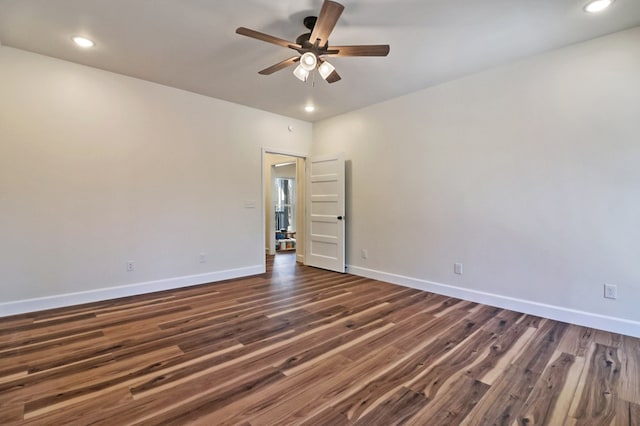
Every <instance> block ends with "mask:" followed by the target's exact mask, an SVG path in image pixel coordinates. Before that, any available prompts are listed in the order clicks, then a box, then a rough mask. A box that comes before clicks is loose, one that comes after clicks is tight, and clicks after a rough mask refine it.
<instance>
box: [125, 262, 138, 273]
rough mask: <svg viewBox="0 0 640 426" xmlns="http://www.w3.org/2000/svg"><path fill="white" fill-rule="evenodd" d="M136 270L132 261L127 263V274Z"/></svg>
mask: <svg viewBox="0 0 640 426" xmlns="http://www.w3.org/2000/svg"><path fill="white" fill-rule="evenodd" d="M135 269H136V265H135V263H134V262H133V260H130V261H128V262H127V272H133V271H134V270H135Z"/></svg>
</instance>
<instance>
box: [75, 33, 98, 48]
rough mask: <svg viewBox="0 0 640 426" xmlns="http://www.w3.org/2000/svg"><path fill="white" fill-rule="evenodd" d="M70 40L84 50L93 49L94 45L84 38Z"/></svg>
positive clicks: (76, 37) (78, 37) (77, 37)
mask: <svg viewBox="0 0 640 426" xmlns="http://www.w3.org/2000/svg"><path fill="white" fill-rule="evenodd" d="M72 40H73V42H74V43H75V44H77V45H78V46H80V47H84V48H87V47H93V46H95V45H96V44H95V43H94V42H93V41H91V40H89V39H88V38H86V37H80V36H75V37H73V38H72Z"/></svg>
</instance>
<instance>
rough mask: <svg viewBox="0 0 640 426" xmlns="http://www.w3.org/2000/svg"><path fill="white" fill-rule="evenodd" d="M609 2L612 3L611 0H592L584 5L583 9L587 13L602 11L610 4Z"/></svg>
mask: <svg viewBox="0 0 640 426" xmlns="http://www.w3.org/2000/svg"><path fill="white" fill-rule="evenodd" d="M611 3H613V0H593V1H592V2H589V3H588V4H587V5H586V6H585V7H584V10H585V11H586V12H589V13H598V12H602V11H603V10H605V9H606V8H608V7H609V6H611Z"/></svg>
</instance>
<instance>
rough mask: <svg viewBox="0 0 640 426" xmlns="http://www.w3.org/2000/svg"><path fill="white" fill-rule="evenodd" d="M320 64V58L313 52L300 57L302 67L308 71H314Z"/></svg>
mask: <svg viewBox="0 0 640 426" xmlns="http://www.w3.org/2000/svg"><path fill="white" fill-rule="evenodd" d="M317 64H318V58H316V55H314V54H313V53H311V52H306V53H304V54H303V55H302V56H301V57H300V66H302V68H304V69H305V70H307V71H313V70H314V68H315V67H316V65H317Z"/></svg>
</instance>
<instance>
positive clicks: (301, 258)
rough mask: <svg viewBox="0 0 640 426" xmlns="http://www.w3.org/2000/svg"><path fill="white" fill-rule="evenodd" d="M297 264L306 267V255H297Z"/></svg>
mask: <svg viewBox="0 0 640 426" xmlns="http://www.w3.org/2000/svg"><path fill="white" fill-rule="evenodd" d="M296 262H298V263H300V264H302V265H304V254H297V253H296Z"/></svg>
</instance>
